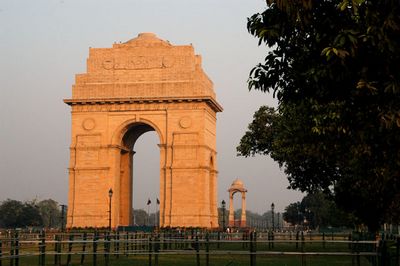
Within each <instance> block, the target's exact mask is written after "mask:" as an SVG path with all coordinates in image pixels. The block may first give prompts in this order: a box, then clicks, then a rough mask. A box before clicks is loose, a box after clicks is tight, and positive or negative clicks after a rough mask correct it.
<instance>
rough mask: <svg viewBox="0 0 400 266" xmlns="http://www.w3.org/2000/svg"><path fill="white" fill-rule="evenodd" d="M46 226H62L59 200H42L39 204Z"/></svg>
mask: <svg viewBox="0 0 400 266" xmlns="http://www.w3.org/2000/svg"><path fill="white" fill-rule="evenodd" d="M37 206H38V208H39V211H40V215H41V217H42V220H43V226H44V227H50V228H51V227H53V228H54V227H61V211H60V208H59V204H58V202H57V201H55V200H52V199H46V200H42V201H40V202H39V203H38V204H37Z"/></svg>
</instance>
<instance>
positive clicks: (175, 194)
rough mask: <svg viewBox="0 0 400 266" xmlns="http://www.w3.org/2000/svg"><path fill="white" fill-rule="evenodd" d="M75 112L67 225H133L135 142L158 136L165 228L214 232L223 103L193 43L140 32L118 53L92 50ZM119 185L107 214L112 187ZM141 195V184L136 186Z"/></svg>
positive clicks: (116, 48)
mask: <svg viewBox="0 0 400 266" xmlns="http://www.w3.org/2000/svg"><path fill="white" fill-rule="evenodd" d="M64 102H65V103H67V104H68V105H70V106H71V119H72V136H71V146H70V165H69V202H68V216H67V227H68V228H71V227H107V226H108V224H109V222H110V218H111V226H112V227H113V228H115V227H117V226H126V225H130V224H131V222H132V217H131V216H132V191H133V185H132V178H135V177H132V169H133V167H136V165H135V164H134V157H135V156H134V153H135V152H134V150H133V149H134V145H135V142H136V140H137V139H138V138H139V137H140V136H141V135H142V134H143V133H145V132H148V131H156V132H157V134H158V137H159V145H158V146H159V150H160V165H159V167H160V217H159V221H160V226H161V227H167V226H170V227H177V226H186V227H188V226H199V227H217V226H218V217H217V216H218V214H217V162H216V113H217V112H221V111H222V107H221V106H220V105H219V104H218V102H217V101H216V96H215V92H214V90H213V84H212V82H211V80H210V79H209V78H208V77H207V75H206V74H205V73H204V71H203V69H202V67H201V57H200V56H199V55H196V54H195V53H194V48H193V47H192V46H191V45H182V46H175V45H171V44H170V43H169V42H167V41H164V40H161V39H159V38H157V37H156V36H155V35H154V34H153V33H141V34H139V35H138V37H136V38H134V39H132V40H129V41H127V42H125V43H119V44H114V45H113V46H112V48H90V49H89V58H88V59H87V73H84V74H78V75H76V79H75V84H74V86H73V88H72V99H66V100H64ZM110 189H112V191H113V195H112V201H111V217H110V218H109V203H110V201H109V200H110V198H109V194H108V192H109V190H110ZM135 189H143V188H135Z"/></svg>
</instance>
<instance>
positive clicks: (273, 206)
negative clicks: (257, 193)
mask: <svg viewBox="0 0 400 266" xmlns="http://www.w3.org/2000/svg"><path fill="white" fill-rule="evenodd" d="M271 209H272V210H274V209H275V204H274V203H273V202H272V204H271Z"/></svg>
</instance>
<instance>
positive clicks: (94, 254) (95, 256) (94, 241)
mask: <svg viewBox="0 0 400 266" xmlns="http://www.w3.org/2000/svg"><path fill="white" fill-rule="evenodd" d="M93 266H97V231H95V232H94V235H93Z"/></svg>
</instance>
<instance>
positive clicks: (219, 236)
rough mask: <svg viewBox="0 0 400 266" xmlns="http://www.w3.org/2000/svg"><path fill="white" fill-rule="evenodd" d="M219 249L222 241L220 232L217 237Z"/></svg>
mask: <svg viewBox="0 0 400 266" xmlns="http://www.w3.org/2000/svg"><path fill="white" fill-rule="evenodd" d="M217 240H218V241H217V249H219V242H220V241H221V232H220V231H218V235H217Z"/></svg>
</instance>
